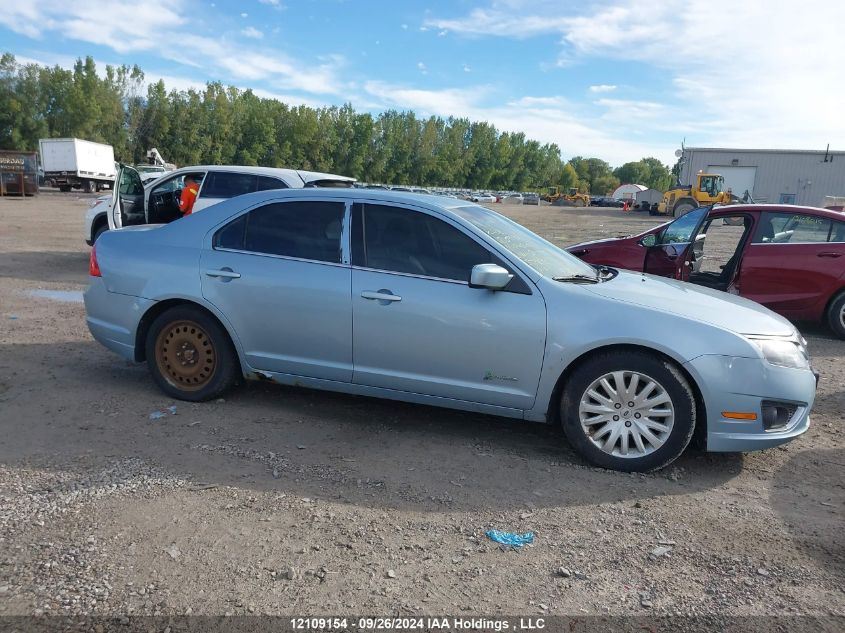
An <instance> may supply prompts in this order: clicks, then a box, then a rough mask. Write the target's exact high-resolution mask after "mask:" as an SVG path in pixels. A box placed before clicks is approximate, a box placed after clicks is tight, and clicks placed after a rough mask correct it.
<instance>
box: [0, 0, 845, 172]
mask: <svg viewBox="0 0 845 633" xmlns="http://www.w3.org/2000/svg"><path fill="white" fill-rule="evenodd" d="M843 24H845V3H842V2H834V1H833V0H805V1H804V2H802V3H800V5H799V4H797V3H795V2H787V1H786V0H767V1H765V2H763V1H760V0H742V1H738V0H706V1H702V0H685V1H680V0H661V1H657V0H655V1H649V0H607V1H603V2H596V1H591V0H581V1H579V2H566V1H564V0H534V1H528V0H453V1H450V2H447V1H439V2H436V1H432V2H419V1H410V0H409V1H403V0H394V1H392V2H390V1H386V0H370V1H367V0H357V1H355V0H299V1H294V0H287V1H286V0H241V1H239V2H232V1H230V0H216V1H215V2H207V1H205V0H202V1H200V0H139V1H134V0H111V1H109V2H103V1H100V0H73V1H71V2H67V1H66V0H64V1H60V0H12V3H11V6H4V8H3V9H2V10H0V50H3V51H9V52H12V53H14V54H15V55H16V56H17V57H18V58H19V59H20V60H21V61H37V62H39V63H45V64H49V65H53V64H59V65H61V66H70V65H71V64H72V63H73V61H74V59H75V58H77V57H81V56H86V55H91V56H93V57H94V59H95V60H96V61H97V62H98V64H99V65H105V64H106V63H110V64H138V65H139V66H140V67H141V68H142V69H143V70H144V71H145V73H146V76H147V80H148V81H155V80H157V79H159V78H163V79H164V81H165V83H166V84H167V86H168V88H175V89H187V88H189V87H192V86H193V87H201V86H202V85H204V83H205V82H206V81H213V80H219V81H222V82H223V83H225V84H232V85H235V86H238V87H240V88H251V89H253V91H255V92H256V93H257V94H259V95H261V96H274V97H277V98H279V99H282V100H284V101H287V102H291V103H305V104H308V105H315V106H319V105H331V104H342V103H345V102H351V103H352V104H353V105H354V106H355V107H356V108H357V109H359V110H368V111H371V112H373V113H377V112H379V111H382V110H384V109H387V108H396V109H412V110H414V111H416V112H418V113H419V114H421V115H429V114H435V115H440V116H444V117H446V116H450V115H454V116H467V117H470V118H471V119H474V120H487V121H490V122H492V123H494V124H495V125H496V126H497V127H498V128H499V129H502V130H507V131H520V132H525V133H526V134H527V135H528V136H529V137H530V138H535V139H538V140H540V141H544V142H554V143H557V144H558V145H559V146H560V148H561V150H562V153H563V156H564V158H568V157H570V156H573V155H579V154H580V155H586V156H598V157H600V158H604V159H605V160H607V161H609V162H610V163H611V164H613V165H614V166H617V165H620V164H622V163H623V162H626V161H629V160H637V159H639V158H641V157H643V156H649V155H653V156H657V157H658V158H660V159H662V160H663V161H664V162H666V163H667V164H672V163H673V162H674V156H673V154H674V151H675V149H677V148H678V147H679V146H680V143H681V140H682V139H686V144H687V145H688V146H720V147H762V148H773V147H774V148H781V147H782V148H800V149H818V148H822V149H823V148H824V147H825V146H826V145H827V144H828V143H830V144H831V148H832V149H837V150H842V149H845V116H842V108H843V104H845V82H843V81H842V79H843V77H845V72H843V70H842V67H843V60H845V48H843V44H842V42H843V36H842V32H841V31H842V25H843Z"/></svg>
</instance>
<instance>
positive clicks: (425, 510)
mask: <svg viewBox="0 0 845 633" xmlns="http://www.w3.org/2000/svg"><path fill="white" fill-rule="evenodd" d="M86 204H87V200H86V197H85V196H80V195H76V194H58V193H43V194H42V195H40V196H39V197H37V198H36V199H30V200H25V201H21V200H13V199H0V615H31V614H70V615H98V614H99V615H109V616H119V617H125V616H136V615H156V614H158V615H182V614H205V615H223V614H232V615H235V614H274V615H279V614H321V613H346V614H352V613H355V614H362V613H367V614H377V615H387V614H443V613H449V614H456V615H473V614H477V615H488V616H489V615H493V614H526V615H549V614H558V615H562V614H566V615H570V616H572V615H575V616H582V615H583V616H588V615H644V614H645V615H696V616H712V615H719V616H760V615H779V616H787V615H795V614H804V615H812V616H818V617H828V616H831V615H834V616H839V617H842V616H845V595H843V580H845V566H843V562H845V547H843V536H842V534H843V530H842V528H843V503H844V502H845V495H843V472H845V470H843V466H845V456H843V453H842V446H843V441H842V412H843V408H844V407H843V404H845V371H843V364H842V358H843V356H845V342H843V341H839V340H836V339H834V338H833V337H832V336H831V335H830V334H829V333H828V332H827V331H825V330H823V329H821V328H819V327H815V326H812V327H811V326H808V327H802V331H803V332H804V334H805V336H806V337H807V339H808V341H809V345H810V351H811V353H812V355H813V358H814V364H815V366H816V367H817V369H818V370H819V371H820V372H821V383H820V385H819V397H818V401H817V405H816V409H815V412H814V416H813V425H812V427H811V429H810V431H809V432H808V433H807V434H805V436H803V437H802V438H800V439H798V440H797V441H795V442H793V443H791V444H789V445H787V446H785V447H781V448H778V449H773V450H768V451H764V452H760V453H754V454H748V455H733V454H728V455H725V454H718V455H707V454H702V453H697V452H693V451H689V452H688V453H687V454H686V455H684V456H683V457H682V458H681V459H679V460H678V461H677V462H675V464H674V465H673V466H671V467H670V468H669V469H668V470H666V471H663V472H660V473H656V474H649V475H625V474H619V473H614V472H607V471H603V470H600V469H596V468H592V467H589V466H587V465H585V463H584V462H582V461H581V460H580V459H579V458H578V457H577V456H576V455H575V454H574V453H573V452H572V450H571V449H570V448H569V447H568V446H567V444H566V442H565V440H564V439H563V437H562V435H561V434H560V433H559V432H558V431H557V430H556V429H553V428H549V427H546V426H543V425H531V424H523V423H519V422H514V421H509V420H503V419H498V418H494V417H488V416H483V415H477V414H468V413H460V412H453V411H448V410H441V409H435V408H429V407H422V406H414V405H406V404H399V403H393V402H385V401H379V400H373V399H368V398H362V397H351V396H345V395H336V394H327V393H320V392H314V391H307V390H302V389H294V388H284V387H280V386H274V385H265V384H252V385H248V386H247V387H245V388H241V389H239V390H237V391H234V392H233V393H231V394H230V395H227V397H226V398H225V399H224V400H218V401H216V402H211V403H205V404H189V403H184V402H176V401H171V400H169V399H167V398H166V397H165V396H164V395H163V394H162V393H161V392H159V391H158V390H157V389H156V388H155V387H154V385H153V383H152V381H151V380H150V379H149V377H148V375H147V373H146V367H145V366H143V365H133V364H130V363H127V362H125V361H123V360H121V359H119V358H118V357H117V356H114V355H112V354H111V353H109V352H107V351H106V350H105V349H104V348H102V347H101V346H100V345H98V344H96V343H95V342H94V341H93V340H92V339H91V337H90V335H89V334H88V332H87V329H86V327H85V324H84V310H83V307H82V305H81V303H78V302H76V301H75V300H76V299H77V297H78V295H76V293H77V292H78V291H81V290H83V289H84V285H85V283H86V275H87V259H88V250H89V249H88V248H87V247H86V246H85V244H84V242H83V239H82V234H81V233H82V231H81V229H82V216H83V213H84V211H85V208H86ZM496 208H497V210H500V211H503V212H505V213H506V214H507V215H509V216H510V217H512V218H514V219H516V220H517V221H519V222H521V223H523V224H525V225H526V226H528V227H529V228H531V229H533V230H535V231H537V232H538V233H540V234H541V235H543V236H545V237H546V238H548V239H550V240H551V241H553V242H554V243H556V244H560V245H567V244H571V243H574V242H577V241H580V240H584V239H589V238H595V237H603V236H612V235H619V234H626V233H631V232H635V231H640V230H643V229H645V228H647V227H649V226H652V225H654V224H655V223H656V221H659V219H656V218H652V217H648V216H647V215H643V214H640V213H628V214H623V213H622V212H621V211H620V210H617V209H583V210H582V209H566V208H563V209H562V208H555V207H548V206H542V207H539V208H538V207H502V206H501V205H496ZM36 290H41V291H43V290H47V291H69V294H54V295H51V294H50V293H49V292H48V293H46V294H45V293H42V294H41V295H40V296H39V295H33V294H32V293H33V291H36ZM50 297H53V298H50ZM56 298H59V299H62V300H56ZM171 406H174V407H175V414H172V413H171V412H170V410H169V409H168V407H171ZM153 411H164V412H166V415H165V416H164V417H161V418H160V419H156V420H151V419H150V413H151V412H153ZM490 528H498V529H505V530H512V531H528V530H531V531H533V532H535V533H536V540H535V542H534V544H533V545H529V546H526V547H524V548H523V549H522V550H520V551H514V550H505V549H502V548H500V547H498V546H497V545H496V544H494V543H493V542H491V541H490V540H488V539H487V538H486V537H485V536H484V532H485V531H486V530H488V529H490ZM831 630H832V629H831Z"/></svg>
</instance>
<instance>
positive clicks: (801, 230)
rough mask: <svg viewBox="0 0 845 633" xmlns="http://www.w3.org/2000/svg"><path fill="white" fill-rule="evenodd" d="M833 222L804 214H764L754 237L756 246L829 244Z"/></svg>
mask: <svg viewBox="0 0 845 633" xmlns="http://www.w3.org/2000/svg"><path fill="white" fill-rule="evenodd" d="M831 225H832V222H831V221H830V220H828V219H827V218H821V217H818V216H815V215H805V214H803V213H764V214H763V215H762V216H761V218H760V226H759V227H758V228H757V233H756V234H755V236H754V243H755V244H807V243H817V242H827V241H828V238H829V237H830V235H831Z"/></svg>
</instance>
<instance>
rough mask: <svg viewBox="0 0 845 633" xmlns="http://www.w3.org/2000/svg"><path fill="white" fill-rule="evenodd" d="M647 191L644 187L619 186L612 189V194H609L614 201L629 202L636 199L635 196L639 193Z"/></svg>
mask: <svg viewBox="0 0 845 633" xmlns="http://www.w3.org/2000/svg"><path fill="white" fill-rule="evenodd" d="M646 189H648V187H646V186H645V185H631V184H628V185H619V186H618V187H616V189H614V191H613V194H611V198H614V199H616V200H626V199H627V200H631V201H633V200H634V199H636V197H637V194H638V193H639V192H640V191H645V190H646Z"/></svg>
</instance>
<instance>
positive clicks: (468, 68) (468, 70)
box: [464, 64, 472, 73]
mask: <svg viewBox="0 0 845 633" xmlns="http://www.w3.org/2000/svg"><path fill="white" fill-rule="evenodd" d="M464 72H465V73H471V72H472V68H470V67H469V65H467V64H464Z"/></svg>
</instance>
